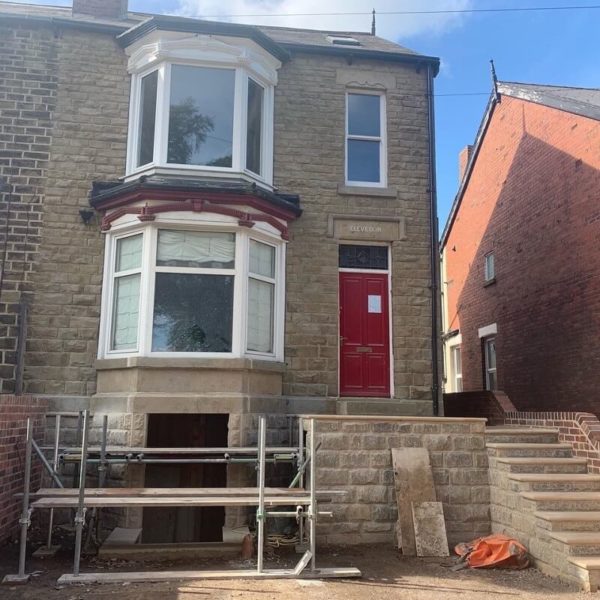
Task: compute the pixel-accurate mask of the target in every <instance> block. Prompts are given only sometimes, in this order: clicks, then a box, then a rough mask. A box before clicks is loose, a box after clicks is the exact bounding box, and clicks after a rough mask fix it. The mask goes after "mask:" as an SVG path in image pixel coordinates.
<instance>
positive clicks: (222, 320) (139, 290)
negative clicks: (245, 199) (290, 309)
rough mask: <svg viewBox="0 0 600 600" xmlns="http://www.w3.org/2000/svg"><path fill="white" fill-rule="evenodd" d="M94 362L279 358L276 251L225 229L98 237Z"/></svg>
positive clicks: (268, 242)
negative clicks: (100, 285) (101, 251)
mask: <svg viewBox="0 0 600 600" xmlns="http://www.w3.org/2000/svg"><path fill="white" fill-rule="evenodd" d="M106 244H107V257H108V258H107V261H106V268H107V272H106V275H105V281H104V286H105V289H104V291H103V307H102V325H101V341H100V346H99V356H100V358H111V357H120V356H131V355H137V356H163V357H166V356H171V357H172V356H183V357H191V356H198V357H205V358H210V357H213V358H223V357H241V356H245V355H252V356H255V357H260V358H265V359H271V360H282V359H283V318H284V307H283V302H284V290H283V287H284V262H285V257H284V252H285V247H284V243H283V242H282V241H281V240H280V239H274V238H271V236H269V235H266V234H265V233H264V232H256V233H255V232H253V231H248V230H247V229H246V228H242V227H239V228H238V227H234V226H227V225H223V224H221V225H219V226H215V225H211V224H198V223H195V224H190V223H189V222H188V223H185V222H184V221H180V222H177V223H173V222H172V221H169V222H165V223H162V222H153V223H145V224H142V225H138V226H135V227H134V228H132V229H129V230H128V231H127V233H117V232H115V233H112V232H111V233H109V234H107V241H106Z"/></svg>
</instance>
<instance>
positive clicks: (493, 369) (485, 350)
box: [483, 335, 498, 391]
mask: <svg viewBox="0 0 600 600" xmlns="http://www.w3.org/2000/svg"><path fill="white" fill-rule="evenodd" d="M491 342H493V343H494V360H495V361H497V360H498V355H497V353H496V336H495V335H491V336H488V337H485V338H483V353H484V358H483V360H484V365H485V389H486V390H489V391H494V390H495V389H497V388H498V370H497V365H498V363H497V362H496V366H495V367H490V355H489V347H490V343H491ZM490 373H493V374H494V379H495V381H496V387H495V388H494V389H492V387H491V382H490Z"/></svg>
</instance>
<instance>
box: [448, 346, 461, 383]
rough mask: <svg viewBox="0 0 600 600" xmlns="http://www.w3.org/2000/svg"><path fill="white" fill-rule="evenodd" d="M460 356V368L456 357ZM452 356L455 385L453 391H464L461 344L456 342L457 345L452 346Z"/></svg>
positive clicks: (453, 381)
mask: <svg viewBox="0 0 600 600" xmlns="http://www.w3.org/2000/svg"><path fill="white" fill-rule="evenodd" d="M457 355H458V357H459V358H460V370H459V369H458V367H457V364H458V361H457V360H456V357H457ZM450 356H451V357H452V358H451V361H452V385H453V390H452V391H453V392H462V391H463V385H462V380H463V376H462V354H461V344H456V345H455V346H451V347H450Z"/></svg>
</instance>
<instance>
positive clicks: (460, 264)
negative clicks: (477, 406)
mask: <svg viewBox="0 0 600 600" xmlns="http://www.w3.org/2000/svg"><path fill="white" fill-rule="evenodd" d="M599 121H600V91H599V90H597V89H580V88H568V87H559V86H549V85H531V84H521V83H500V84H499V85H498V90H497V94H496V93H495V94H493V95H492V97H491V99H490V102H489V104H488V107H487V110H486V113H485V115H484V118H483V121H482V124H481V126H480V129H479V133H478V135H477V139H476V141H475V144H474V146H469V147H468V148H466V149H465V150H464V151H463V153H462V154H461V157H460V164H461V169H460V170H461V173H460V189H459V192H458V195H457V196H456V200H455V202H454V205H453V208H452V211H451V214H450V217H449V219H448V223H447V224H446V228H445V230H444V233H443V236H442V241H441V254H442V282H443V283H442V292H443V316H444V325H443V328H444V332H443V337H444V358H445V367H446V368H445V377H446V380H445V391H446V392H460V391H463V390H464V391H475V390H481V389H488V390H495V389H501V390H503V391H504V392H506V394H507V395H508V397H509V398H510V400H511V401H512V402H513V404H514V405H515V406H516V408H517V409H518V410H521V411H531V410H538V411H544V410H546V411H558V410H560V411H565V410H569V411H584V412H585V411H586V412H592V413H595V414H598V411H599V410H600V396H599V394H598V388H597V384H596V381H597V373H598V370H599V369H600V344H598V332H599V331H600V304H599V303H600V277H599V276H600V259H599V258H598V251H597V250H598V239H599V235H600V220H599V214H600V213H599V212H598V206H597V204H598V190H600V171H599V169H600V152H599V151H600V123H599Z"/></svg>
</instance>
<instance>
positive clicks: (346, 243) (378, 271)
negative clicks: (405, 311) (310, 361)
mask: <svg viewBox="0 0 600 600" xmlns="http://www.w3.org/2000/svg"><path fill="white" fill-rule="evenodd" d="M340 246H385V247H386V248H387V250H388V268H387V269H350V268H344V267H339V266H338V277H337V284H338V295H337V297H338V319H337V332H338V334H337V342H338V367H337V397H338V398H352V397H353V396H341V395H340V389H341V383H342V378H341V374H342V369H341V363H342V344H341V341H340V337H341V335H342V334H341V330H340V288H339V286H340V273H365V274H369V273H376V274H378V275H387V284H388V352H389V361H390V364H389V377H390V396H389V397H390V398H393V397H394V392H395V390H394V343H393V340H394V338H393V335H392V334H393V326H392V322H393V319H392V312H393V311H392V308H393V307H392V245H391V244H388V243H385V242H379V243H377V242H369V241H364V240H361V241H360V242H359V241H354V240H339V242H338V260H339V255H340ZM356 397H359V396H356Z"/></svg>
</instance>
